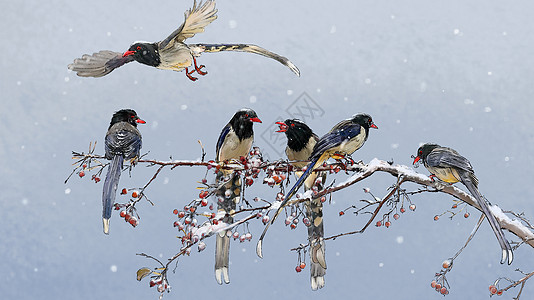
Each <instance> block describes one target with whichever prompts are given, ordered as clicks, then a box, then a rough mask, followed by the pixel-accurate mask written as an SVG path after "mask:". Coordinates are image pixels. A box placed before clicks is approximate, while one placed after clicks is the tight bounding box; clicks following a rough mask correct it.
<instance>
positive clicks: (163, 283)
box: [148, 277, 171, 293]
mask: <svg viewBox="0 0 534 300" xmlns="http://www.w3.org/2000/svg"><path fill="white" fill-rule="evenodd" d="M148 285H149V286H150V287H154V286H156V285H157V286H158V287H157V290H158V292H160V293H163V292H165V291H169V290H170V289H171V286H170V285H169V284H168V283H167V280H166V279H163V278H161V277H157V278H153V279H152V280H150V281H149V282H148Z"/></svg>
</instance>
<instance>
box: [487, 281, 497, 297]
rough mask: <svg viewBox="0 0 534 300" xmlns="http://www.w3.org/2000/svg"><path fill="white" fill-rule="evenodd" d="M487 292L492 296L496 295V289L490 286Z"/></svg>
mask: <svg viewBox="0 0 534 300" xmlns="http://www.w3.org/2000/svg"><path fill="white" fill-rule="evenodd" d="M489 291H490V293H491V294H492V295H495V294H497V287H496V286H494V285H493V284H492V285H490V286H489Z"/></svg>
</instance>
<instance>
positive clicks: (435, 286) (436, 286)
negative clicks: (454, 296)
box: [430, 280, 449, 295]
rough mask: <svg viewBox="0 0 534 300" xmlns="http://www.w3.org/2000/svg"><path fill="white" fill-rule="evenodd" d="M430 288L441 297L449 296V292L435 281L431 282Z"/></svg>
mask: <svg viewBox="0 0 534 300" xmlns="http://www.w3.org/2000/svg"><path fill="white" fill-rule="evenodd" d="M430 286H431V287H432V288H433V289H435V290H436V292H438V293H441V294H442V295H447V294H449V290H448V289H447V288H446V287H444V286H443V285H442V284H441V283H438V282H437V281H435V280H432V282H431V283H430Z"/></svg>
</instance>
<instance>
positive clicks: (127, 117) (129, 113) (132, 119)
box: [109, 109, 146, 128]
mask: <svg viewBox="0 0 534 300" xmlns="http://www.w3.org/2000/svg"><path fill="white" fill-rule="evenodd" d="M119 122H128V123H129V124H131V125H132V126H134V127H137V124H138V123H139V124H145V123H146V122H145V121H143V120H141V119H140V118H139V117H138V116H137V113H136V112H135V110H133V109H121V110H119V111H117V112H116V113H114V114H113V117H112V118H111V122H110V123H109V128H111V126H113V125H114V124H115V123H119Z"/></svg>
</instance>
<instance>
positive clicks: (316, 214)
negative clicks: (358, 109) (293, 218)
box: [276, 119, 326, 291]
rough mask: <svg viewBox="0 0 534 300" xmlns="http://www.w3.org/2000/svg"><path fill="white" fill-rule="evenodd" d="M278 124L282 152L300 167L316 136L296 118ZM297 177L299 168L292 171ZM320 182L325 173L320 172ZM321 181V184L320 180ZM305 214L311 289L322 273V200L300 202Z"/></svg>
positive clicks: (312, 180) (321, 281) (320, 284)
mask: <svg viewBox="0 0 534 300" xmlns="http://www.w3.org/2000/svg"><path fill="white" fill-rule="evenodd" d="M276 124H278V125H279V126H280V130H278V131H277V132H284V133H285V134H286V137H287V146H286V155H287V158H288V159H289V160H290V161H292V163H291V164H292V165H293V166H295V167H296V168H299V169H302V168H303V167H305V166H306V165H307V161H308V160H309V158H310V156H311V154H312V152H313V148H314V147H315V144H317V141H318V140H319V137H318V136H317V135H316V134H315V133H313V131H312V130H311V128H310V127H308V125H306V124H305V123H303V122H301V121H300V120H297V119H287V120H285V121H284V122H276ZM295 175H296V176H297V178H299V177H301V176H302V172H300V171H298V172H295ZM316 178H317V173H313V174H311V175H310V176H309V177H308V179H307V180H306V181H305V182H304V189H305V190H310V189H312V187H313V186H314V184H315V181H316ZM321 179H322V180H321V182H322V183H324V181H325V179H326V176H325V174H323V175H322V176H321ZM321 185H322V184H321ZM304 206H305V207H306V217H307V218H308V220H310V223H309V225H308V240H309V243H310V284H311V288H312V290H314V291H315V290H317V289H320V288H323V287H324V285H325V281H324V276H325V274H326V259H325V250H326V247H325V243H324V240H323V237H324V226H323V203H321V201H320V199H314V200H311V201H307V202H304Z"/></svg>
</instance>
